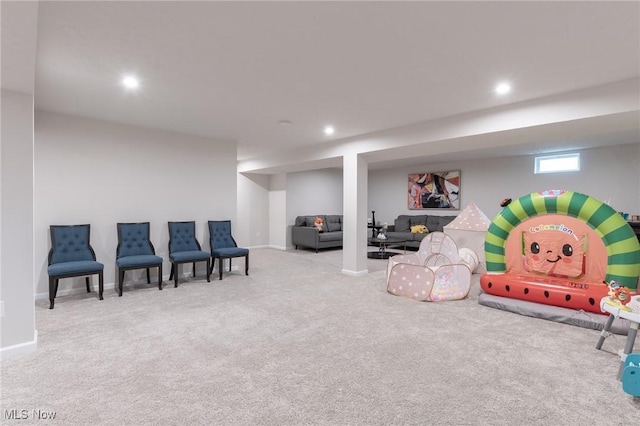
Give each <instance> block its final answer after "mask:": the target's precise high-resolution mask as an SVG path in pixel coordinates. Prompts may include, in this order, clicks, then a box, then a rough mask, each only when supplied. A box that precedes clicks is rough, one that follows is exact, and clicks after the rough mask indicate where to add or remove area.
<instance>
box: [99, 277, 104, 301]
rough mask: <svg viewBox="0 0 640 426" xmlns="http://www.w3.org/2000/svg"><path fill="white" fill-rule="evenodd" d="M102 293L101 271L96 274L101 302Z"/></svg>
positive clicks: (102, 279)
mask: <svg viewBox="0 0 640 426" xmlns="http://www.w3.org/2000/svg"><path fill="white" fill-rule="evenodd" d="M103 292H104V276H103V274H102V271H100V272H99V273H98V296H99V298H100V300H102V299H103V298H102V293H103Z"/></svg>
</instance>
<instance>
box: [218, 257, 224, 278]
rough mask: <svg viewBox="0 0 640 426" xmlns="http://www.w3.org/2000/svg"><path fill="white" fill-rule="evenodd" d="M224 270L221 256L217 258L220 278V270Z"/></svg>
mask: <svg viewBox="0 0 640 426" xmlns="http://www.w3.org/2000/svg"><path fill="white" fill-rule="evenodd" d="M223 270H224V258H223V257H221V258H220V259H218V271H219V272H220V274H219V275H220V278H219V279H222V271H223Z"/></svg>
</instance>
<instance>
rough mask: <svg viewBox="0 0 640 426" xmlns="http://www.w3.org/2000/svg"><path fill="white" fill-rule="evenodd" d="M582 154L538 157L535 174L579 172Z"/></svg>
mask: <svg viewBox="0 0 640 426" xmlns="http://www.w3.org/2000/svg"><path fill="white" fill-rule="evenodd" d="M579 171H580V153H577V152H576V153H573V154H560V155H546V156H544V157H536V162H535V169H534V173H535V174H539V173H560V172H579Z"/></svg>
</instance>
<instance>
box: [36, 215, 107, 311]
mask: <svg viewBox="0 0 640 426" xmlns="http://www.w3.org/2000/svg"><path fill="white" fill-rule="evenodd" d="M49 230H50V232H51V250H50V251H49V267H48V268H47V273H48V274H49V309H53V303H54V300H55V298H56V294H57V293H58V281H59V280H60V279H61V278H70V277H82V276H86V278H85V282H86V284H87V293H89V292H90V291H91V289H90V286H89V276H90V275H94V274H98V278H99V287H98V296H99V298H100V300H102V292H103V290H104V280H103V275H102V273H103V270H104V265H103V264H102V263H100V262H96V253H95V252H94V251H93V248H91V245H90V244H89V235H90V232H91V225H51V226H50V227H49Z"/></svg>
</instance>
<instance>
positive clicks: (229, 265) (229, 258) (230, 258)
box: [229, 258, 231, 272]
mask: <svg viewBox="0 0 640 426" xmlns="http://www.w3.org/2000/svg"><path fill="white" fill-rule="evenodd" d="M229 272H231V258H229Z"/></svg>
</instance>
